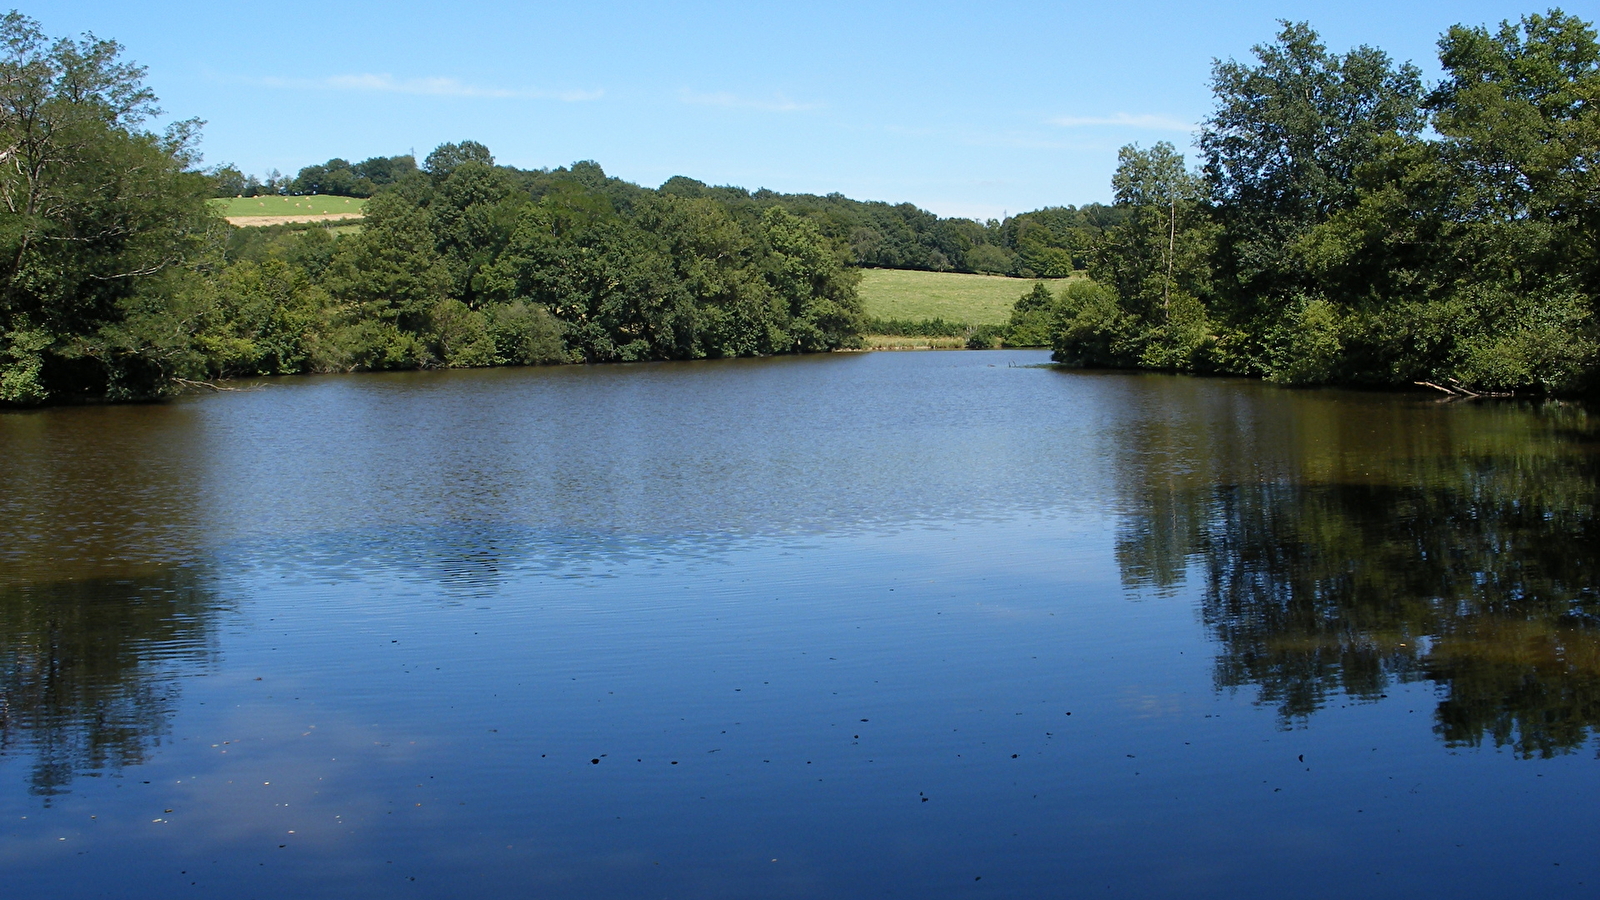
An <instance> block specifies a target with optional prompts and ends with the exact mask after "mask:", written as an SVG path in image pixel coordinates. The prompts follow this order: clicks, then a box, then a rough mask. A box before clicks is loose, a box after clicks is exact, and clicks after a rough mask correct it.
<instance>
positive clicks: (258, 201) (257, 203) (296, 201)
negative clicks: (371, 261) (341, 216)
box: [212, 194, 367, 216]
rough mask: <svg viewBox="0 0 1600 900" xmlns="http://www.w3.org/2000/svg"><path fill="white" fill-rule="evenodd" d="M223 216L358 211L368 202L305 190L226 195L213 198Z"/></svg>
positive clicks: (355, 214)
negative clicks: (287, 194) (304, 192)
mask: <svg viewBox="0 0 1600 900" xmlns="http://www.w3.org/2000/svg"><path fill="white" fill-rule="evenodd" d="M212 202H213V203H215V204H216V205H217V207H218V208H220V209H221V210H222V214H223V215H224V216H325V215H331V214H335V213H347V214H349V215H352V216H359V215H361V208H362V207H363V206H366V205H367V201H366V199H365V198H361V197H332V196H329V195H326V194H308V195H306V196H304V197H225V198H223V199H221V200H214V201H212Z"/></svg>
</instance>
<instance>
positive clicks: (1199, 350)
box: [1051, 10, 1600, 393]
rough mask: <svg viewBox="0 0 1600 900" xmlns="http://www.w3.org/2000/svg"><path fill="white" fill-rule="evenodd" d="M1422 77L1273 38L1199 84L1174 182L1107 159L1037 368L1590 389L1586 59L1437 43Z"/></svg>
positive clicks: (1573, 25) (1592, 117)
mask: <svg viewBox="0 0 1600 900" xmlns="http://www.w3.org/2000/svg"><path fill="white" fill-rule="evenodd" d="M1439 47H1440V63H1441V66H1442V67H1443V70H1444V73H1445V77H1444V79H1443V80H1442V81H1441V82H1440V83H1439V84H1437V85H1434V86H1432V88H1431V89H1430V88H1427V87H1426V86H1424V85H1423V84H1422V82H1421V79H1420V77H1419V75H1418V72H1417V70H1416V69H1415V68H1413V67H1411V66H1409V65H1395V64H1394V63H1393V62H1391V61H1390V59H1389V58H1388V57H1387V56H1386V55H1385V54H1383V53H1382V52H1380V51H1378V50H1375V49H1372V48H1370V47H1359V48H1357V49H1355V50H1352V51H1350V52H1349V53H1345V54H1342V55H1341V54H1336V53H1331V52H1329V51H1328V50H1327V49H1326V48H1325V47H1324V46H1323V45H1322V44H1321V43H1320V41H1319V40H1318V38H1317V35H1316V34H1315V33H1314V32H1313V31H1311V29H1310V28H1308V27H1307V26H1305V25H1303V24H1285V26H1284V28H1283V31H1282V32H1281V33H1280V34H1279V35H1278V38H1277V40H1276V41H1275V42H1274V43H1271V44H1268V45H1264V46H1260V47H1257V48H1256V51H1255V54H1256V61H1255V62H1254V63H1253V64H1246V63H1240V62H1237V61H1227V62H1219V63H1218V64H1217V66H1216V68H1215V70H1214V73H1213V78H1212V89H1213V91H1214V92H1215V94H1216V98H1217V105H1216V109H1215V111H1214V113H1213V114H1212V116H1211V117H1210V119H1209V120H1207V122H1206V123H1205V125H1204V127H1203V129H1202V132H1201V135H1200V141H1199V145H1200V149H1201V153H1202V156H1203V160H1204V164H1203V166H1202V169H1201V171H1200V172H1198V173H1196V172H1191V171H1189V170H1188V169H1187V168H1186V167H1185V165H1184V161H1183V158H1182V157H1181V156H1180V155H1179V154H1177V152H1176V151H1175V149H1174V148H1173V147H1171V146H1170V145H1167V144H1157V145H1156V146H1155V147H1153V148H1150V149H1140V148H1138V147H1128V148H1124V149H1123V151H1122V154H1121V156H1120V158H1119V165H1118V168H1117V173H1116V178H1115V181H1114V187H1115V189H1116V208H1117V209H1119V210H1121V211H1122V212H1123V215H1122V217H1121V218H1120V219H1119V220H1118V221H1117V222H1116V224H1114V225H1112V226H1111V227H1109V228H1107V229H1105V232H1104V234H1103V236H1102V237H1101V238H1100V239H1099V240H1097V241H1096V242H1095V244H1094V246H1093V247H1092V248H1091V252H1090V259H1089V263H1088V271H1089V273H1090V275H1092V276H1093V278H1094V279H1095V280H1096V282H1097V283H1098V284H1099V285H1101V286H1102V288H1103V289H1101V290H1094V289H1091V288H1088V287H1083V288H1076V289H1075V291H1076V292H1075V293H1074V294H1072V295H1070V296H1064V297H1062V298H1060V299H1059V301H1058V303H1057V305H1056V307H1055V309H1054V311H1053V312H1052V314H1051V315H1052V316H1053V323H1052V325H1051V329H1052V334H1053V343H1054V346H1055V349H1056V355H1057V358H1058V359H1060V360H1062V361H1065V362H1069V363H1075V364H1079V365H1090V366H1141V367H1149V368H1157V369H1166V370H1176V371H1192V372H1230V373H1241V374H1251V375H1260V376H1265V377H1267V378H1270V379H1273V380H1276V381H1281V382H1286V383H1292V384H1312V383H1349V384H1372V385H1401V384H1411V383H1413V382H1416V383H1427V384H1430V385H1435V386H1438V387H1440V388H1441V389H1444V390H1449V391H1453V392H1458V393H1486V392H1497V391H1498V392H1503V391H1526V390H1533V391H1560V392H1578V391H1590V390H1593V389H1595V387H1596V381H1597V372H1600V325H1597V322H1596V317H1595V309H1596V297H1597V296H1600V256H1597V247H1600V245H1597V243H1596V241H1597V239H1600V206H1597V204H1596V200H1597V191H1600V169H1597V168H1596V165H1595V162H1596V159H1597V158H1600V108H1597V107H1596V106H1595V103H1596V100H1597V98H1600V44H1597V43H1596V39H1595V33H1594V31H1593V30H1592V28H1591V27H1590V26H1589V25H1588V24H1587V23H1585V22H1582V21H1580V20H1578V19H1576V18H1574V17H1572V16H1569V15H1566V14H1564V13H1562V12H1560V11H1559V10H1557V11H1552V12H1550V13H1549V14H1547V15H1530V16H1527V17H1525V18H1523V19H1522V20H1521V21H1520V22H1517V23H1504V24H1502V25H1501V26H1500V27H1499V28H1498V29H1495V30H1489V29H1483V28H1467V27H1460V26H1458V27H1455V28H1452V29H1450V31H1449V32H1448V33H1447V34H1445V35H1444V37H1443V38H1442V39H1441V40H1440V42H1439Z"/></svg>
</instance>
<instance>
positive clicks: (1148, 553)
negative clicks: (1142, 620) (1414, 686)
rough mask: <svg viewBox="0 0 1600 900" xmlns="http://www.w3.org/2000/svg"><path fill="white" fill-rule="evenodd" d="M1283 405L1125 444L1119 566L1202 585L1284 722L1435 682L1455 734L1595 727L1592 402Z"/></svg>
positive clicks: (1568, 740) (1207, 615)
mask: <svg viewBox="0 0 1600 900" xmlns="http://www.w3.org/2000/svg"><path fill="white" fill-rule="evenodd" d="M1254 412H1255V413H1258V414H1259V413H1261V412H1262V411H1261V410H1256V411H1254ZM1271 412H1272V414H1271V415H1260V416H1259V417H1257V416H1256V415H1252V416H1247V417H1242V418H1241V417H1238V416H1220V417H1218V418H1216V419H1213V420H1211V421H1210V422H1206V423H1200V422H1191V423H1187V424H1188V427H1183V426H1182V424H1181V423H1180V426H1179V427H1178V428H1176V429H1175V433H1177V434H1180V435H1182V437H1180V438H1174V437H1173V436H1172V434H1173V433H1174V432H1173V431H1167V430H1163V431H1162V432H1160V433H1155V432H1152V431H1151V430H1149V429H1147V430H1146V431H1145V432H1143V433H1142V434H1137V435H1132V437H1135V438H1136V439H1138V440H1141V441H1143V445H1142V448H1141V450H1140V452H1136V453H1133V454H1130V456H1129V457H1126V458H1125V459H1126V460H1127V461H1128V462H1130V463H1131V464H1130V465H1128V466H1127V468H1126V470H1125V471H1124V473H1123V475H1124V478H1123V479H1122V483H1123V484H1124V485H1125V486H1127V487H1128V489H1129V490H1131V492H1132V494H1133V498H1132V499H1133V500H1134V502H1133V503H1131V504H1130V505H1129V509H1130V510H1131V514H1130V515H1129V516H1128V517H1126V518H1125V520H1124V525H1123V527H1122V530H1121V534H1120V535H1119V542H1118V556H1119V561H1120V563H1121V568H1122V572H1123V578H1124V581H1125V583H1126V584H1128V586H1129V587H1131V588H1134V589H1136V590H1150V589H1154V590H1155V591H1156V592H1158V593H1170V592H1171V591H1173V590H1175V589H1176V588H1177V587H1178V586H1179V585H1180V584H1181V583H1183V582H1184V581H1185V580H1186V579H1187V578H1191V577H1192V578H1194V579H1195V580H1196V581H1197V582H1198V585H1197V586H1198V587H1199V589H1200V604H1201V615H1202V618H1203V620H1204V623H1205V625H1206V627H1207V628H1208V630H1209V631H1210V633H1211V636H1212V637H1213V638H1214V639H1215V640H1216V642H1217V644H1218V652H1217V660H1216V669H1215V683H1216V685H1217V687H1218V689H1222V690H1234V689H1239V688H1247V687H1253V688H1254V689H1255V690H1256V691H1257V692H1258V696H1259V700H1260V702H1262V703H1265V704H1271V705H1275V706H1276V707H1277V708H1278V711H1279V713H1280V714H1281V716H1282V717H1283V724H1284V725H1285V726H1286V727H1289V726H1292V725H1294V724H1296V723H1301V722H1304V721H1305V720H1306V719H1307V718H1308V717H1309V716H1310V715H1311V714H1312V713H1314V712H1315V711H1317V710H1318V709H1320V708H1321V707H1323V706H1324V705H1325V704H1327V703H1328V702H1329V700H1330V699H1331V698H1333V697H1336V696H1346V697H1351V698H1356V699H1359V700H1365V701H1375V700H1378V699H1381V698H1382V697H1384V696H1385V692H1386V691H1387V690H1389V689H1390V687H1391V686H1392V685H1394V684H1396V683H1405V682H1419V681H1424V680H1426V681H1431V682H1433V684H1434V685H1435V686H1436V688H1437V692H1438V695H1439V702H1438V705H1437V708H1436V711H1435V726H1434V731H1435V732H1436V733H1437V734H1438V735H1439V736H1440V737H1441V738H1442V739H1443V740H1444V741H1445V743H1446V744H1448V745H1450V746H1463V745H1464V746H1477V745H1480V744H1482V743H1483V742H1484V741H1485V740H1488V741H1492V742H1493V744H1494V745H1495V746H1500V747H1509V748H1511V749H1512V750H1513V751H1514V752H1515V753H1517V754H1518V755H1521V756H1524V757H1536V756H1537V757H1548V756H1552V755H1555V754H1558V753H1567V752H1572V751H1574V750H1577V749H1580V748H1582V747H1583V746H1584V745H1585V744H1586V743H1587V742H1588V741H1589V739H1590V737H1591V735H1594V734H1597V733H1600V577H1597V576H1600V553H1597V552H1596V548H1600V525H1597V522H1596V513H1597V503H1596V501H1597V490H1596V485H1597V474H1600V471H1597V464H1596V463H1597V458H1600V455H1597V452H1596V450H1597V447H1596V434H1595V428H1594V426H1593V423H1592V422H1591V420H1590V417H1589V416H1587V415H1586V414H1585V413H1584V412H1583V411H1582V410H1579V409H1574V408H1571V407H1546V408H1542V409H1540V408H1522V407H1510V406H1507V407H1501V408H1493V407H1482V408H1443V409H1440V410H1438V411H1436V412H1429V411H1424V412H1422V413H1420V414H1418V415H1416V416H1415V417H1414V418H1412V419H1409V420H1407V421H1398V420H1396V421H1385V420H1384V418H1383V417H1382V415H1381V414H1380V415H1377V416H1376V417H1373V413H1374V412H1379V413H1381V412H1382V411H1381V410H1375V409H1373V408H1371V407H1370V405H1369V404H1367V403H1363V402H1361V401H1359V400H1355V401H1350V400H1346V401H1345V402H1343V403H1341V402H1335V401H1334V400H1331V399H1329V398H1327V397H1318V396H1316V395H1312V396H1310V397H1302V398H1299V399H1298V400H1295V401H1290V405H1289V407H1288V408H1285V409H1279V410H1274V411H1271ZM1244 444H1250V445H1251V446H1250V451H1251V452H1250V453H1245V454H1239V453H1237V452H1235V451H1237V450H1238V449H1239V448H1240V446H1242V445H1244ZM1141 463H1143V464H1144V465H1142V466H1141V465H1140V464H1141Z"/></svg>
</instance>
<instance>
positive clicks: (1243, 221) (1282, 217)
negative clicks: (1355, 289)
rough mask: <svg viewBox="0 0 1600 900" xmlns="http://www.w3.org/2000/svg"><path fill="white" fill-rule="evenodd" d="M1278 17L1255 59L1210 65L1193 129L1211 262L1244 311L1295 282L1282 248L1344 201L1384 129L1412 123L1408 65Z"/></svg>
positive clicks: (1390, 131) (1415, 111) (1299, 284)
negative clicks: (1217, 246)
mask: <svg viewBox="0 0 1600 900" xmlns="http://www.w3.org/2000/svg"><path fill="white" fill-rule="evenodd" d="M1282 25H1283V29H1282V31H1280V32H1279V34H1278V39H1277V41H1276V42H1275V43H1272V44H1265V45H1260V46H1257V47H1256V48H1255V50H1254V52H1255V56H1256V59H1257V60H1258V63H1257V64H1256V65H1248V64H1245V63H1241V62H1238V61H1235V60H1228V61H1227V62H1222V61H1220V60H1219V61H1218V62H1217V63H1216V64H1215V65H1214V66H1213V68H1212V80H1211V87H1212V91H1213V93H1214V94H1215V95H1216V98H1217V106H1216V111H1215V112H1213V113H1212V115H1211V117H1210V118H1209V119H1207V120H1206V122H1205V125H1204V128H1203V129H1202V132H1201V136H1200V147H1201V150H1202V152H1203V153H1204V155H1205V176H1206V180H1207V183H1208V185H1209V187H1210V190H1211V196H1212V200H1213V202H1214V203H1215V204H1216V205H1217V207H1218V210H1219V214H1220V219H1221V222H1222V224H1223V232H1222V236H1221V254H1220V258H1219V260H1218V262H1219V268H1220V270H1221V274H1223V275H1224V276H1225V277H1226V278H1227V279H1228V280H1229V281H1230V282H1231V284H1230V285H1229V286H1228V292H1229V293H1230V294H1231V295H1232V298H1233V299H1234V301H1235V303H1236V304H1237V305H1238V306H1239V307H1240V312H1241V313H1242V314H1244V315H1251V314H1257V313H1268V314H1270V313H1271V312H1272V310H1273V308H1274V304H1275V302H1277V303H1281V302H1282V300H1283V298H1284V297H1285V296H1286V295H1288V294H1290V293H1292V292H1293V291H1294V290H1296V289H1300V288H1304V287H1306V286H1307V285H1306V283H1305V279H1304V278H1303V277H1302V276H1301V274H1300V272H1299V269H1298V267H1297V266H1296V265H1295V263H1294V261H1293V260H1292V259H1289V258H1286V255H1285V253H1284V250H1285V248H1286V247H1289V246H1290V245H1291V244H1292V243H1293V242H1294V241H1295V240H1296V239H1297V238H1298V237H1299V236H1300V234H1302V233H1303V232H1304V231H1305V230H1306V229H1308V228H1311V227H1313V226H1315V225H1317V224H1320V223H1322V222H1325V221H1327V219H1328V218H1329V217H1330V216H1332V215H1333V214H1334V213H1336V212H1337V211H1339V210H1341V209H1344V208H1347V207H1348V206H1349V205H1350V204H1351V203H1352V201H1353V199H1354V194H1355V174H1356V170H1357V168H1358V167H1359V166H1361V165H1362V164H1364V163H1367V162H1370V161H1372V160H1373V159H1375V158H1377V156H1378V154H1379V150H1380V148H1381V147H1382V146H1383V144H1384V142H1385V140H1387V139H1389V138H1391V137H1392V136H1396V135H1407V136H1409V135H1415V134H1417V133H1418V131H1419V130H1420V129H1421V127H1422V125H1423V115H1422V112H1421V110H1420V108H1419V102H1420V100H1421V97H1422V86H1421V75H1420V73H1419V72H1418V70H1417V68H1416V67H1415V66H1412V65H1410V64H1405V65H1401V66H1398V67H1397V66H1395V65H1394V64H1393V63H1392V62H1391V61H1390V59H1389V57H1388V55H1387V54H1385V53H1383V52H1382V51H1381V50H1377V49H1375V48H1372V47H1367V46H1361V47H1357V48H1356V49H1354V50H1351V51H1350V52H1349V53H1346V54H1343V55H1339V54H1334V53H1329V52H1328V50H1327V48H1326V47H1325V46H1324V45H1323V44H1322V42H1321V41H1320V40H1319V39H1318V37H1317V33H1316V32H1315V31H1313V30H1312V29H1311V28H1310V26H1309V25H1307V24H1305V23H1303V22H1298V23H1291V22H1284V23H1282Z"/></svg>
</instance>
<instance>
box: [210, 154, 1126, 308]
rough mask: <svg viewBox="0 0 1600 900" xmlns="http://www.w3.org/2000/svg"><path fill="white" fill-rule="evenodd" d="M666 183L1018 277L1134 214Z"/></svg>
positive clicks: (240, 178)
mask: <svg viewBox="0 0 1600 900" xmlns="http://www.w3.org/2000/svg"><path fill="white" fill-rule="evenodd" d="M416 169H417V163H416V160H415V159H414V158H413V157H412V156H410V155H409V154H407V155H403V156H375V157H372V158H371V159H366V160H363V161H361V162H358V163H352V162H350V161H348V160H345V159H340V158H337V157H336V158H334V159H330V160H328V161H327V162H325V163H318V164H316V165H311V166H306V167H305V168H303V169H301V170H300V171H299V173H298V174H296V175H295V176H294V177H293V178H288V177H285V176H283V175H281V174H279V173H278V172H276V171H273V172H271V173H269V174H268V175H267V176H266V178H265V179H261V178H258V177H256V176H254V175H246V174H244V173H243V172H241V171H239V169H238V168H237V167H235V166H232V165H222V166H217V167H214V168H212V169H210V170H209V171H208V174H210V175H211V177H212V179H213V181H214V183H215V187H214V191H215V195H216V196H218V197H257V196H262V195H303V194H330V195H333V196H336V197H371V196H373V195H374V194H376V193H378V192H379V191H381V190H383V189H384V188H385V187H388V186H390V185H393V184H395V183H397V182H399V181H400V180H401V179H402V178H404V177H405V176H406V175H407V174H409V173H411V172H414V171H416ZM659 190H660V192H661V193H665V194H671V195H673V196H675V197H683V198H691V199H709V200H715V201H717V202H719V203H722V204H724V205H727V206H736V207H743V208H750V209H755V210H765V209H767V208H770V207H774V206H777V207H782V208H783V209H784V210H786V211H788V212H791V213H793V214H795V215H798V216H802V217H804V218H806V219H809V220H810V221H811V223H812V224H813V225H815V226H816V227H817V229H818V230H819V231H821V232H822V234H823V235H824V236H826V237H827V238H828V239H829V240H832V241H834V242H835V243H837V244H839V245H840V246H841V247H843V248H844V259H845V261H846V262H847V263H848V264H850V265H852V266H856V267H865V268H880V269H916V270H922V271H929V272H969V273H983V274H990V275H1011V276H1015V277H1019V278H1062V277H1065V276H1067V275H1070V274H1071V273H1072V272H1074V271H1076V270H1081V269H1082V268H1084V266H1085V265H1087V263H1088V259H1089V251H1090V248H1091V247H1092V246H1093V244H1094V242H1095V240H1096V238H1098V237H1100V236H1101V235H1103V234H1104V232H1105V229H1106V228H1107V227H1109V226H1110V225H1113V224H1115V223H1117V222H1119V221H1121V219H1122V218H1123V217H1124V216H1125V215H1126V211H1125V210H1123V209H1120V208H1118V207H1114V206H1106V205H1104V204H1099V203H1090V204H1088V205H1086V206H1083V207H1075V206H1060V207H1047V208H1045V209H1040V210H1034V211H1033V212H1026V213H1019V214H1018V215H1015V216H1008V217H1006V219H1005V220H1003V221H1001V220H996V219H990V220H988V221H986V222H978V221H974V220H972V219H963V218H943V217H940V216H938V215H936V214H934V213H931V212H928V211H927V210H925V209H919V208H918V207H916V206H915V205H913V204H910V203H898V204H890V203H883V202H876V201H862V200H852V199H850V198H849V197H846V196H844V195H843V194H837V193H835V194H828V195H826V196H818V195H816V194H782V193H778V192H775V191H769V190H766V189H761V190H757V191H748V190H745V189H744V188H740V187H729V186H720V187H712V186H710V185H707V184H705V183H704V182H702V181H697V180H695V179H693V178H688V177H685V176H682V175H679V176H676V177H674V178H671V179H668V180H667V182H666V183H665V184H663V185H662V186H661V187H660V189H659Z"/></svg>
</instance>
